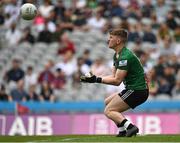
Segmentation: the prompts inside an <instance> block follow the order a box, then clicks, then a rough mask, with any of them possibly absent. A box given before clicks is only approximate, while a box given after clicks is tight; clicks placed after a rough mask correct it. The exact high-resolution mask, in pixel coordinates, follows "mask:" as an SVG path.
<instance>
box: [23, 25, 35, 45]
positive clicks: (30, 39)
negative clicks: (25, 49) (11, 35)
mask: <svg viewBox="0 0 180 143" xmlns="http://www.w3.org/2000/svg"><path fill="white" fill-rule="evenodd" d="M20 42H29V43H31V44H33V43H34V42H35V37H34V36H33V35H32V34H31V29H30V27H27V28H25V29H24V35H23V36H22V38H21V40H20Z"/></svg>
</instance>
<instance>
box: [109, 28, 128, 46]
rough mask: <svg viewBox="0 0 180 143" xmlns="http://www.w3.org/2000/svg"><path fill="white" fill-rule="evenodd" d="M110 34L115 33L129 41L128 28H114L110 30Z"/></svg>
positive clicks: (124, 40)
mask: <svg viewBox="0 0 180 143" xmlns="http://www.w3.org/2000/svg"><path fill="white" fill-rule="evenodd" d="M109 34H110V35H115V36H118V37H120V38H121V39H122V40H123V42H124V43H126V42H127V39H128V31H127V30H126V29H122V28H118V29H112V30H110V31H109Z"/></svg>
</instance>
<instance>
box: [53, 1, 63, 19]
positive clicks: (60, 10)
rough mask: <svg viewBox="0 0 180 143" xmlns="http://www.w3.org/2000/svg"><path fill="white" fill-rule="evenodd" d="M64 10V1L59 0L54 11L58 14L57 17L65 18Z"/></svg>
mask: <svg viewBox="0 0 180 143" xmlns="http://www.w3.org/2000/svg"><path fill="white" fill-rule="evenodd" d="M64 11H65V7H64V4H63V1H62V0H59V1H58V2H57V5H56V6H55V8H54V12H55V14H56V18H60V19H63V18H64Z"/></svg>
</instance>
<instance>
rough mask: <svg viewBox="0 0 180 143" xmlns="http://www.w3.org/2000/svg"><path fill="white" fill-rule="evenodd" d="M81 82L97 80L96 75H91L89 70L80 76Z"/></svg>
mask: <svg viewBox="0 0 180 143" xmlns="http://www.w3.org/2000/svg"><path fill="white" fill-rule="evenodd" d="M80 81H81V82H88V83H95V82H96V81H97V77H96V76H95V75H93V74H92V73H91V72H90V73H88V74H86V75H83V76H81V77H80Z"/></svg>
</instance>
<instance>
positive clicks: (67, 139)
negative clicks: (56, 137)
mask: <svg viewBox="0 0 180 143" xmlns="http://www.w3.org/2000/svg"><path fill="white" fill-rule="evenodd" d="M77 139H80V138H66V139H62V141H72V140H77Z"/></svg>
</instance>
